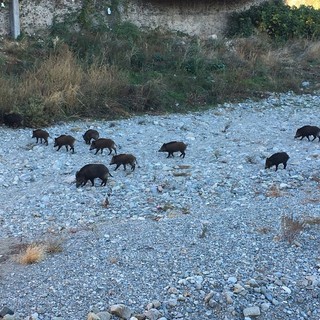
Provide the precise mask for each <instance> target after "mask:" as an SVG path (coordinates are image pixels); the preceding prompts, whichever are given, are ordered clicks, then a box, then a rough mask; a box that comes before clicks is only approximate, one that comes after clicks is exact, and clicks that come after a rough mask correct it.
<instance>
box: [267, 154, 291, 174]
mask: <svg viewBox="0 0 320 320" xmlns="http://www.w3.org/2000/svg"><path fill="white" fill-rule="evenodd" d="M289 158H290V157H289V155H288V154H287V153H286V152H277V153H275V154H273V155H272V156H271V157H269V158H267V159H266V165H265V169H269V168H271V167H272V166H276V171H277V170H278V166H279V164H280V163H282V164H283V169H285V168H286V167H287V161H288V160H289Z"/></svg>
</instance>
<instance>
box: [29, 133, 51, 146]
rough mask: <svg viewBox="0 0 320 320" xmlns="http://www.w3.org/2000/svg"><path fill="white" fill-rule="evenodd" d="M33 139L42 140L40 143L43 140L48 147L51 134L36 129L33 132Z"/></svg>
mask: <svg viewBox="0 0 320 320" xmlns="http://www.w3.org/2000/svg"><path fill="white" fill-rule="evenodd" d="M32 138H36V139H37V143H38V140H39V139H40V143H42V139H43V140H44V143H45V145H46V146H47V145H48V138H49V133H48V132H47V131H45V130H42V129H36V130H33V131H32Z"/></svg>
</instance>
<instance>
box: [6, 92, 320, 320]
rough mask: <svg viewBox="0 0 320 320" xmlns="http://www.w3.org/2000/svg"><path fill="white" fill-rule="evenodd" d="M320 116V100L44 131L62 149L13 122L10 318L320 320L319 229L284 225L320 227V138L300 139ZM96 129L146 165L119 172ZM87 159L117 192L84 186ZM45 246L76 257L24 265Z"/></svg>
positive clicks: (273, 100) (282, 100)
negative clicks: (275, 163)
mask: <svg viewBox="0 0 320 320" xmlns="http://www.w3.org/2000/svg"><path fill="white" fill-rule="evenodd" d="M319 107H320V96H319V95H303V96H296V95H294V94H290V93H287V94H283V95H271V96H270V97H269V98H268V99H266V100H262V101H260V102H253V101H247V102H244V103H239V104H225V105H223V106H220V107H218V108H215V109H213V110H209V111H206V112H201V113H190V114H186V115H168V116H156V117H155V116H148V115H147V116H142V117H134V118H131V119H128V120H120V121H112V122H107V121H83V122H71V123H62V124H59V125H55V126H52V127H49V128H44V129H46V130H47V131H48V132H49V133H50V138H49V146H45V145H42V144H40V143H38V144H36V142H35V139H32V138H31V134H32V130H31V129H16V130H13V129H9V128H6V127H0V135H1V138H2V139H1V140H2V144H1V148H0V196H1V200H2V201H1V205H0V227H1V228H0V311H1V309H3V308H4V307H7V308H9V309H11V310H12V311H13V312H14V315H13V316H10V315H6V316H5V319H33V320H36V319H39V320H42V319H43V320H47V319H48V320H49V319H55V320H57V319H72V320H73V319H74V320H80V319H101V320H103V319H109V318H111V319H119V316H123V318H126V319H130V317H131V319H133V320H134V319H143V318H147V319H161V320H166V319H167V320H169V319H170V320H171V319H172V320H173V319H223V320H227V319H228V320H233V319H234V320H236V319H246V320H249V319H253V318H255V319H268V320H270V319H273V320H275V319H279V320H280V319H281V320H289V319H290V320H292V319H295V320H299V319H316V320H319V319H320V253H319V241H320V235H319V225H309V224H307V225H305V226H304V229H303V232H301V233H300V234H299V235H297V236H296V237H295V238H294V239H293V240H294V241H292V242H291V243H289V242H288V241H287V240H285V239H284V237H283V228H282V227H281V218H282V217H284V216H292V217H293V218H294V219H307V218H308V219H309V220H310V219H311V218H312V219H316V218H318V219H319V218H320V210H319V203H320V188H319V181H320V173H319V164H320V148H319V147H320V143H319V142H318V139H317V140H315V141H313V142H311V141H310V142H309V141H307V139H303V140H301V141H300V140H297V139H294V135H295V131H296V129H297V128H299V127H301V126H303V125H306V124H311V125H318V126H320V122H319ZM89 128H93V129H97V130H98V131H99V132H100V137H105V138H111V139H113V140H114V141H115V142H116V143H117V145H118V153H132V154H134V155H135V156H136V157H137V160H138V165H139V166H138V167H137V168H136V170H135V171H134V172H131V171H130V170H128V169H127V170H126V171H124V170H123V167H120V168H119V169H118V170H117V171H113V170H114V166H109V162H110V159H111V155H108V152H107V151H108V150H104V153H103V154H100V153H99V154H97V155H94V152H93V151H89V146H88V145H86V144H85V142H84V140H83V139H82V134H83V133H84V132H85V131H86V130H87V129H89ZM60 134H71V135H73V136H74V137H75V138H76V139H77V141H76V143H75V153H74V154H72V153H70V152H66V150H65V148H61V150H59V151H58V152H57V151H56V150H55V149H54V148H53V139H54V138H55V137H57V136H59V135H60ZM171 140H178V141H184V142H185V143H187V144H188V147H187V150H186V156H185V158H184V159H182V158H181V157H179V153H176V154H175V157H174V158H168V159H167V158H166V156H167V154H165V153H160V152H158V149H159V148H160V147H161V145H162V143H164V142H169V141H171ZM278 151H285V152H287V153H288V154H289V156H290V159H289V161H288V165H287V169H286V170H283V167H282V165H280V166H279V169H278V171H275V167H273V168H271V169H268V170H265V169H264V163H265V158H266V157H267V156H270V155H272V154H273V153H275V152H278ZM88 163H104V164H105V165H107V166H108V167H109V169H110V172H111V174H112V175H113V177H112V178H111V177H110V179H109V181H108V183H107V186H106V187H100V181H99V179H97V180H96V184H95V187H91V186H90V183H88V184H87V185H86V186H84V187H81V188H78V189H77V188H76V186H75V183H74V179H75V173H76V171H77V170H79V169H80V168H81V167H82V166H84V165H85V164H88ZM106 197H107V198H108V201H109V205H108V206H105V205H104V201H105V199H106ZM37 241H42V242H45V243H49V242H59V243H61V245H62V249H63V250H62V252H60V253H56V254H47V256H46V257H45V259H43V260H42V261H40V262H39V263H35V264H31V265H21V264H19V263H17V259H18V253H19V252H18V251H19V250H17V248H18V247H19V246H17V243H18V244H20V246H21V247H22V244H25V243H29V244H30V243H34V242H37ZM1 250H2V251H1ZM1 252H2V254H1ZM119 304H123V305H120V306H119ZM117 308H118V309H117ZM120 309H121V310H120ZM123 309H126V310H123ZM115 310H116V311H115ZM119 310H120V311H119ZM121 312H122V313H121ZM111 314H112V315H111Z"/></svg>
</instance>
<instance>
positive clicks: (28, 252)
mask: <svg viewBox="0 0 320 320" xmlns="http://www.w3.org/2000/svg"><path fill="white" fill-rule="evenodd" d="M45 254H46V249H45V246H43V245H42V244H30V245H28V247H27V248H26V249H25V251H24V252H21V253H20V255H19V256H18V258H17V261H18V262H19V263H21V264H33V263H37V262H39V261H41V260H43V259H44V257H45Z"/></svg>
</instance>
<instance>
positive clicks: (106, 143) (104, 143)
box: [90, 138, 117, 154]
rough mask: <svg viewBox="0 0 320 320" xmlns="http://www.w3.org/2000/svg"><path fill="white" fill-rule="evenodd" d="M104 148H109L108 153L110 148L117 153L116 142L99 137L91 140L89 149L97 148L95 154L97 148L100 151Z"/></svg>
mask: <svg viewBox="0 0 320 320" xmlns="http://www.w3.org/2000/svg"><path fill="white" fill-rule="evenodd" d="M104 148H108V149H109V151H110V152H109V154H111V152H112V150H114V153H115V154H117V149H116V144H115V143H114V141H113V140H111V139H106V138H100V139H97V140H94V141H92V142H91V146H90V150H93V149H97V151H96V152H95V154H97V153H98V151H99V150H101V153H102V152H103V149H104Z"/></svg>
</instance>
